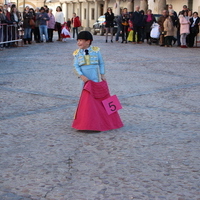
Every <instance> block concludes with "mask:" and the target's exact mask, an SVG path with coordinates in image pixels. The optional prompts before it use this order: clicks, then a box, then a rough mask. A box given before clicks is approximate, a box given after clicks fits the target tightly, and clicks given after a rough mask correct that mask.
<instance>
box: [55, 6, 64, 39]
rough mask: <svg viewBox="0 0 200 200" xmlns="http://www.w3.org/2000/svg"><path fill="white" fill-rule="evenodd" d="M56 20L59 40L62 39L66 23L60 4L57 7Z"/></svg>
mask: <svg viewBox="0 0 200 200" xmlns="http://www.w3.org/2000/svg"><path fill="white" fill-rule="evenodd" d="M55 21H56V25H55V29H56V31H58V40H57V41H62V39H61V35H60V34H61V29H62V25H63V24H64V14H63V12H62V8H61V7H60V6H58V7H57V8H56V14H55Z"/></svg>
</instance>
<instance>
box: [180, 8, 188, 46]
mask: <svg viewBox="0 0 200 200" xmlns="http://www.w3.org/2000/svg"><path fill="white" fill-rule="evenodd" d="M179 22H180V35H181V39H180V41H181V48H187V45H186V37H187V35H188V34H190V20H189V18H188V12H187V11H186V10H183V11H181V13H180V15H179Z"/></svg>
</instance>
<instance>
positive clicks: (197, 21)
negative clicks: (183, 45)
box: [188, 12, 200, 47]
mask: <svg viewBox="0 0 200 200" xmlns="http://www.w3.org/2000/svg"><path fill="white" fill-rule="evenodd" d="M199 25H200V18H199V17H198V12H194V13H193V17H192V18H190V34H189V36H188V37H189V41H188V42H189V47H193V46H194V38H195V37H196V36H197V34H198V33H199Z"/></svg>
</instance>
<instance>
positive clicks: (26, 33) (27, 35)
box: [24, 28, 31, 39]
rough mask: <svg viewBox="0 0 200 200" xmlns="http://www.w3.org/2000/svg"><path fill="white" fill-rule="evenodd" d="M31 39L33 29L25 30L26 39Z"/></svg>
mask: <svg viewBox="0 0 200 200" xmlns="http://www.w3.org/2000/svg"><path fill="white" fill-rule="evenodd" d="M30 38H31V28H24V39H30Z"/></svg>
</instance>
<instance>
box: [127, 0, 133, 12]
mask: <svg viewBox="0 0 200 200" xmlns="http://www.w3.org/2000/svg"><path fill="white" fill-rule="evenodd" d="M127 9H128V12H133V11H134V8H133V0H128V1H127Z"/></svg>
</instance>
